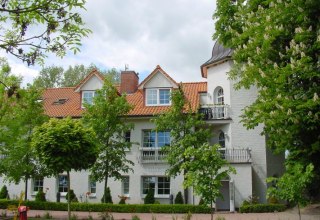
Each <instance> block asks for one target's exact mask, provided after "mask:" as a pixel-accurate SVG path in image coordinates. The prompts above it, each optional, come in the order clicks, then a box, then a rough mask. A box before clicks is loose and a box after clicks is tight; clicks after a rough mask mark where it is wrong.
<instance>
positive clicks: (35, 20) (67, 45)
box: [0, 0, 91, 65]
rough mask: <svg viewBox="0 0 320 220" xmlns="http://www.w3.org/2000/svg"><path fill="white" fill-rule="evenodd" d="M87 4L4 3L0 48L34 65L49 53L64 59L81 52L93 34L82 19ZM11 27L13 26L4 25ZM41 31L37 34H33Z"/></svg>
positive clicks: (21, 0)
mask: <svg viewBox="0 0 320 220" xmlns="http://www.w3.org/2000/svg"><path fill="white" fill-rule="evenodd" d="M85 2H86V1H71V0H65V1H57V0H55V1H51V0H41V1H38V0H7V1H4V2H2V5H1V15H0V21H1V26H2V30H1V31H2V34H1V37H0V41H1V44H0V48H1V49H3V50H5V51H6V52H7V53H10V54H12V55H14V56H15V57H17V58H18V59H20V60H22V61H23V62H26V63H27V64H28V65H33V64H34V63H35V62H36V61H40V62H41V63H42V62H43V58H44V57H45V56H46V53H54V54H56V55H57V56H59V57H63V56H64V55H65V54H66V51H67V50H71V51H73V52H74V53H77V52H79V51H80V49H79V47H80V46H81V38H82V37H86V36H88V34H89V33H90V32H91V31H90V30H89V29H87V28H84V22H83V21H82V19H81V17H80V13H79V12H80V11H81V9H84V5H85ZM4 24H10V25H4ZM35 29H36V30H37V31H36V32H34V31H32V30H35Z"/></svg>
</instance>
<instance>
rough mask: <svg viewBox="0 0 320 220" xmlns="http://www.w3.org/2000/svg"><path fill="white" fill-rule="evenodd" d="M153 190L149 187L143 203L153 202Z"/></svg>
mask: <svg viewBox="0 0 320 220" xmlns="http://www.w3.org/2000/svg"><path fill="white" fill-rule="evenodd" d="M154 202H155V199H154V190H153V189H149V190H148V193H147V195H146V197H145V198H144V204H154Z"/></svg>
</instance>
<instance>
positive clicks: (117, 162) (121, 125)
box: [83, 80, 133, 189]
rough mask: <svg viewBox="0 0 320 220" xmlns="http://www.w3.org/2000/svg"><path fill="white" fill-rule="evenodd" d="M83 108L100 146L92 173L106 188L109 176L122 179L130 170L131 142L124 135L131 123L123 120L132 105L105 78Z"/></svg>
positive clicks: (84, 118) (84, 115) (85, 120)
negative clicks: (90, 100)
mask: <svg viewBox="0 0 320 220" xmlns="http://www.w3.org/2000/svg"><path fill="white" fill-rule="evenodd" d="M85 108H86V111H85V112H84V114H83V121H84V123H86V125H87V126H89V127H91V128H92V129H93V130H94V132H95V134H96V136H97V142H98V146H99V157H98V159H97V161H96V163H95V164H94V166H93V167H92V168H91V169H90V171H91V176H92V177H93V179H94V180H96V181H103V180H104V182H105V187H104V188H105V189H106V188H107V186H108V178H110V177H114V178H116V179H121V178H122V175H123V173H127V172H129V171H131V170H132V168H131V166H132V165H133V162H132V161H130V160H128V159H127V158H126V150H128V149H130V148H131V145H132V143H131V142H127V141H126V139H125V132H126V131H130V130H131V129H133V124H132V123H128V122H127V120H126V119H127V117H126V115H127V114H128V113H129V111H130V110H131V109H132V106H131V105H130V104H129V103H128V102H127V100H126V96H125V95H119V94H118V92H117V89H116V88H115V87H114V86H113V85H112V83H111V82H110V81H109V80H105V82H104V85H103V87H102V89H101V90H97V91H96V93H95V97H94V105H89V104H85Z"/></svg>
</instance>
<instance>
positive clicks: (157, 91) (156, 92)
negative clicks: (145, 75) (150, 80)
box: [146, 88, 171, 106]
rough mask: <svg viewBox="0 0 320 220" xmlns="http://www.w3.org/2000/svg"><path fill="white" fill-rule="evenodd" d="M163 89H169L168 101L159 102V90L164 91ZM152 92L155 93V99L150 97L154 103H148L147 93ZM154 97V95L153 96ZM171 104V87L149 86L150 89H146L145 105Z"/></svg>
mask: <svg viewBox="0 0 320 220" xmlns="http://www.w3.org/2000/svg"><path fill="white" fill-rule="evenodd" d="M164 90H167V91H169V100H168V103H162V104H161V103H160V91H164ZM151 92H152V93H154V92H155V95H156V98H155V99H152V100H155V103H153V102H152V103H149V100H150V99H149V95H150V93H151ZM153 98H154V97H153ZM169 105H171V88H152V89H151V88H150V89H146V106H169Z"/></svg>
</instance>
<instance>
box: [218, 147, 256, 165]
mask: <svg viewBox="0 0 320 220" xmlns="http://www.w3.org/2000/svg"><path fill="white" fill-rule="evenodd" d="M220 152H221V155H222V157H223V158H224V159H226V160H227V161H228V162H229V163H250V162H251V150H250V149H248V148H247V149H245V148H221V149H220Z"/></svg>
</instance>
